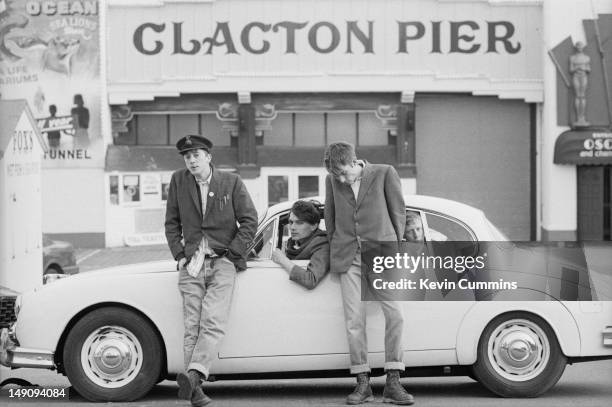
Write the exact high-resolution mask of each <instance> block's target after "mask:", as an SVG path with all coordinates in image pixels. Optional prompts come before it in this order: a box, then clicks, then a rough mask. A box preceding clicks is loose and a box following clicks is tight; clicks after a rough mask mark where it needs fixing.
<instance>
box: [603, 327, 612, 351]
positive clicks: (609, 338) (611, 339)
mask: <svg viewBox="0 0 612 407" xmlns="http://www.w3.org/2000/svg"><path fill="white" fill-rule="evenodd" d="M601 334H602V336H603V345H604V346H612V326H607V327H606V328H605V329H604V330H603V332H602V333H601Z"/></svg>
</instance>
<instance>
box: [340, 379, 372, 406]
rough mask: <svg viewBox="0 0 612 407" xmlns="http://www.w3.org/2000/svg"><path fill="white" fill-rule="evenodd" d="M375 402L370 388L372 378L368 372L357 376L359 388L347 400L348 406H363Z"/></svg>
mask: <svg viewBox="0 0 612 407" xmlns="http://www.w3.org/2000/svg"><path fill="white" fill-rule="evenodd" d="M368 401H374V395H373V394H372V387H370V377H369V376H368V374H367V373H366V372H364V373H359V374H357V387H355V390H353V392H352V393H351V394H349V395H348V397H347V398H346V404H361V403H366V402H368Z"/></svg>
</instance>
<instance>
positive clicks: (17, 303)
mask: <svg viewBox="0 0 612 407" xmlns="http://www.w3.org/2000/svg"><path fill="white" fill-rule="evenodd" d="M13 310H14V311H15V318H17V317H18V316H19V311H20V310H21V295H18V296H17V298H15V307H14V308H13Z"/></svg>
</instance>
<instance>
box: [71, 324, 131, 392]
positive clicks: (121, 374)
mask: <svg viewBox="0 0 612 407" xmlns="http://www.w3.org/2000/svg"><path fill="white" fill-rule="evenodd" d="M81 364H82V366H83V370H84V371H85V374H86V375H87V377H88V378H89V379H91V380H92V381H93V382H94V383H96V384H97V385H99V386H102V387H106V388H117V387H122V386H125V385H126V384H128V383H129V382H131V381H132V380H134V378H135V377H136V375H137V374H138V372H139V371H140V369H141V367H142V347H141V345H140V342H139V341H138V339H137V338H136V336H134V334H133V333H132V332H130V331H129V330H127V329H125V328H123V327H119V326H103V327H101V328H98V329H96V330H95V331H93V332H92V333H91V334H90V335H89V336H88V337H87V339H86V340H85V343H84V344H83V348H82V349H81Z"/></svg>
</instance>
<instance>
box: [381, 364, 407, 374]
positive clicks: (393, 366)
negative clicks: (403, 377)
mask: <svg viewBox="0 0 612 407" xmlns="http://www.w3.org/2000/svg"><path fill="white" fill-rule="evenodd" d="M405 369H406V365H404V363H402V362H385V372H386V371H388V370H400V371H402V372H403V371H404V370H405Z"/></svg>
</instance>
